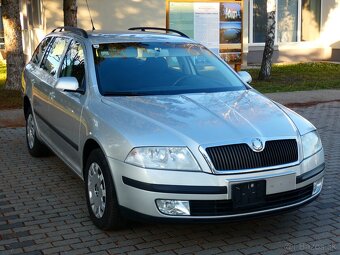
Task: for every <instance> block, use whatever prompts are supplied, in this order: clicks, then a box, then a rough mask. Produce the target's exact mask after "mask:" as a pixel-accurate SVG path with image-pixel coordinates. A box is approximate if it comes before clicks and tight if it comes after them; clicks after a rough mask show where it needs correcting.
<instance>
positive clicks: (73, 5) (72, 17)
mask: <svg viewBox="0 0 340 255" xmlns="http://www.w3.org/2000/svg"><path fill="white" fill-rule="evenodd" d="M63 9H64V26H71V27H76V26H77V0H63Z"/></svg>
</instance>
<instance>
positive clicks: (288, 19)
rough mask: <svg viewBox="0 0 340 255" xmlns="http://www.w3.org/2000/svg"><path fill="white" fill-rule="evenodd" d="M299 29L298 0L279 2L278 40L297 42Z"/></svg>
mask: <svg viewBox="0 0 340 255" xmlns="http://www.w3.org/2000/svg"><path fill="white" fill-rule="evenodd" d="M297 31H298V0H284V1H282V0H281V1H278V2H277V41H278V42H296V41H297Z"/></svg>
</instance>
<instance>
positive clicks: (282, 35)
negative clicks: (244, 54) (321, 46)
mask: <svg viewBox="0 0 340 255" xmlns="http://www.w3.org/2000/svg"><path fill="white" fill-rule="evenodd" d="M266 5H267V0H250V7H251V8H250V17H252V21H251V22H250V25H252V27H250V29H249V31H251V32H250V33H251V35H250V42H251V43H264V42H265V39H266V33H267V13H266V11H267V8H266ZM276 17H277V20H276V29H275V31H276V34H275V42H276V43H290V42H301V41H313V40H316V39H318V38H319V36H320V21H321V1H320V0H276Z"/></svg>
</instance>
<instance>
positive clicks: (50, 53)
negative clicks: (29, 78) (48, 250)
mask: <svg viewBox="0 0 340 255" xmlns="http://www.w3.org/2000/svg"><path fill="white" fill-rule="evenodd" d="M69 41H70V39H68V38H65V37H55V38H54V39H53V41H52V42H51V43H50V45H49V46H48V48H47V51H46V53H45V55H44V58H43V60H42V61H41V64H40V68H39V69H38V70H37V74H36V81H35V86H34V89H33V105H34V115H35V118H36V119H37V122H39V123H40V126H41V127H42V130H43V132H40V135H41V136H42V137H43V139H44V140H45V142H47V143H48V144H50V142H51V134H53V132H55V129H54V127H53V124H52V119H53V116H51V114H50V106H51V101H52V98H53V95H54V85H55V83H56V81H57V74H58V70H59V66H60V63H61V60H62V58H63V56H64V53H65V51H66V49H67V45H68V43H69ZM39 131H41V130H39Z"/></svg>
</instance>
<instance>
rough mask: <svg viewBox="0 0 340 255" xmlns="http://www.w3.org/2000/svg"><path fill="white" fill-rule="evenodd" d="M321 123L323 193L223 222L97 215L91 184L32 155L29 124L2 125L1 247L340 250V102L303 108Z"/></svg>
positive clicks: (47, 250) (45, 250) (32, 250)
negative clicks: (105, 223)
mask: <svg viewBox="0 0 340 255" xmlns="http://www.w3.org/2000/svg"><path fill="white" fill-rule="evenodd" d="M295 110H297V112H298V113H300V114H301V115H302V116H304V117H306V118H307V119H309V120H310V121H312V123H313V124H314V125H315V126H316V127H318V128H319V133H320V135H321V137H322V142H323V145H324V148H325V158H326V165H327V167H326V169H327V172H326V176H325V181H324V188H323V191H322V194H321V195H320V196H319V198H318V199H317V200H316V201H314V202H313V203H311V204H308V205H307V206H305V207H302V208H300V209H298V210H296V211H293V212H290V213H286V214H283V215H278V216H271V217H266V218H260V219H256V220H247V221H240V222H230V223H216V224H156V223H132V224H131V225H130V226H129V227H128V228H127V229H125V230H120V231H111V232H105V231H101V230H99V229H97V228H96V227H95V226H94V225H93V224H92V222H91V220H90V218H89V216H88V213H87V208H86V204H85V196H84V189H83V187H84V185H83V183H82V181H81V180H80V179H78V178H77V177H76V176H74V174H72V173H71V171H70V170H69V169H68V168H67V166H66V165H65V164H64V163H63V162H62V161H60V160H59V159H58V158H57V157H56V156H53V155H51V156H49V157H46V158H32V157H30V155H29V154H28V152H27V150H26V144H25V130H24V128H1V129H0V254H1V255H2V254H57V253H59V254H169V255H171V254H193V253H194V254H196V253H197V254H292V253H294V254H324V253H326V254H340V245H339V243H340V232H339V229H340V217H339V216H340V195H339V194H340V185H339V183H340V182H339V178H340V174H339V171H340V170H339V165H340V153H339V152H340V121H339V116H340V103H337V102H334V103H325V104H319V105H315V106H312V107H307V108H297V109H295Z"/></svg>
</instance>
